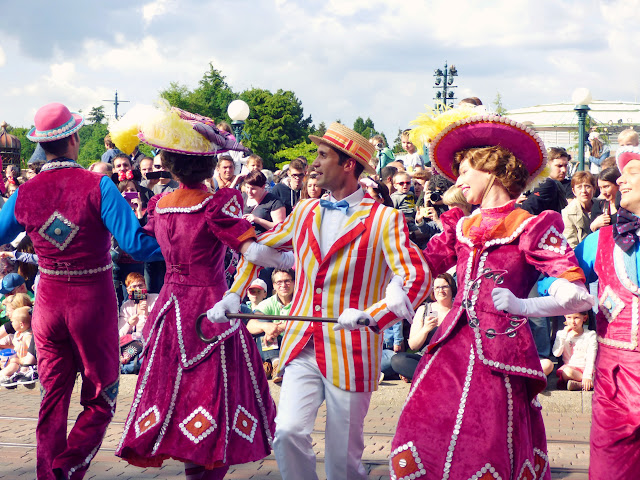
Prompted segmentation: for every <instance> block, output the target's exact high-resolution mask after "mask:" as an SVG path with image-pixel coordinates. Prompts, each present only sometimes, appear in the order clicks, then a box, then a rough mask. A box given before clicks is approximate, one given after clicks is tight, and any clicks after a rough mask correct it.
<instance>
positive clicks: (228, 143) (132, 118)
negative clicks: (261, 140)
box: [109, 100, 249, 155]
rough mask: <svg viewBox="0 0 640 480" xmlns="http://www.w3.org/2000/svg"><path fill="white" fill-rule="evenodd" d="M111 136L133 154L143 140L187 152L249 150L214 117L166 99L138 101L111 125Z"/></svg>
mask: <svg viewBox="0 0 640 480" xmlns="http://www.w3.org/2000/svg"><path fill="white" fill-rule="evenodd" d="M109 134H110V135H111V140H113V143H115V145H116V147H118V148H119V149H120V150H121V151H123V152H124V153H126V154H127V155H131V154H132V153H133V151H134V150H135V148H136V147H137V146H138V144H139V143H140V142H141V141H142V142H144V143H146V144H147V145H151V146H152V147H155V148H159V149H161V150H167V151H169V152H176V153H182V154H185V155H216V154H218V153H224V152H228V151H229V150H238V151H243V152H249V150H248V149H247V148H245V147H243V146H242V145H241V144H240V143H238V142H236V140H235V138H234V137H233V135H231V134H229V133H227V132H223V131H221V130H218V128H216V126H215V122H214V121H213V119H211V118H209V117H204V116H202V115H197V114H194V113H191V112H187V111H185V110H181V109H179V108H176V107H171V106H170V105H169V103H168V102H166V101H165V100H159V101H158V102H156V104H155V105H154V106H150V105H136V106H135V107H133V108H132V109H131V110H129V111H128V112H127V114H126V115H125V116H123V117H122V118H121V119H120V120H118V121H117V122H115V123H113V124H111V125H110V126H109Z"/></svg>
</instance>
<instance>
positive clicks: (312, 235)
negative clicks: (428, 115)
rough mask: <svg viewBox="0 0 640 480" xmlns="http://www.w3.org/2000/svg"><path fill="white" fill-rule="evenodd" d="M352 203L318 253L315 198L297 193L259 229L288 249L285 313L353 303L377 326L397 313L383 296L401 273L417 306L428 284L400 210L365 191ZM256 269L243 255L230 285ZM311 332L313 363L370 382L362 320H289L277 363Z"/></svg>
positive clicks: (245, 282)
mask: <svg viewBox="0 0 640 480" xmlns="http://www.w3.org/2000/svg"><path fill="white" fill-rule="evenodd" d="M354 210H355V212H354V213H353V214H352V215H351V216H350V218H349V220H348V221H347V224H346V225H345V227H344V230H343V231H342V232H341V234H340V236H339V238H338V240H337V241H336V242H335V243H334V244H333V246H332V247H331V249H330V250H329V252H328V253H327V255H326V256H325V258H321V253H320V244H319V239H320V224H321V220H322V212H321V208H320V205H319V201H318V200H303V201H300V202H299V203H298V204H297V205H296V207H295V209H294V210H293V212H292V213H291V215H289V216H288V217H287V218H286V220H285V221H284V222H283V223H281V224H279V225H278V226H276V227H275V228H274V229H272V230H270V231H268V232H265V233H263V234H262V235H260V236H259V237H258V241H259V242H260V243H263V244H265V245H269V246H271V247H274V248H278V249H281V250H293V251H294V254H295V258H296V291H295V295H294V298H293V303H292V307H291V315H304V316H314V317H338V316H339V315H340V313H342V312H343V311H344V310H345V309H346V308H357V309H360V310H364V311H366V312H367V313H369V314H370V315H371V316H372V317H373V318H374V319H375V320H376V321H377V322H378V326H379V328H380V329H383V328H385V327H387V326H389V325H390V324H392V323H394V322H395V321H396V317H395V315H393V314H392V313H391V312H390V311H389V310H388V309H387V308H386V304H385V302H384V296H385V289H386V286H387V285H388V283H389V281H390V280H391V277H392V276H393V275H394V274H396V275H400V276H402V277H404V278H405V284H404V286H405V291H407V292H408V296H409V298H410V299H411V301H412V302H413V304H414V306H417V305H419V304H420V303H422V302H423V301H424V299H425V298H426V296H427V294H428V292H429V291H430V289H431V276H430V274H429V269H428V267H427V263H426V261H425V259H424V257H423V256H422V252H421V251H420V250H419V249H418V247H417V246H416V245H414V244H413V243H411V242H410V241H409V232H408V229H407V225H406V222H405V220H404V216H403V214H402V213H401V212H399V211H398V210H395V209H393V208H389V207H385V206H383V205H381V204H379V203H377V202H375V200H373V199H372V198H371V197H370V196H368V195H366V196H365V197H364V199H363V200H362V202H360V204H359V205H358V206H356V207H354ZM257 271H258V267H256V266H254V265H252V264H251V263H249V262H247V261H246V260H244V258H243V259H242V260H241V261H240V264H239V265H238V273H237V274H236V279H235V282H234V284H233V285H232V287H231V289H230V291H232V292H235V293H238V294H239V295H240V296H244V294H245V293H246V289H247V288H248V286H249V284H250V283H251V281H252V280H253V279H254V278H255V277H256V275H257ZM311 336H313V341H314V346H315V350H316V358H317V361H318V366H319V367H320V371H321V372H322V374H323V375H324V376H325V377H326V378H327V379H329V380H330V381H331V382H332V383H333V384H334V385H336V386H337V387H339V388H341V389H343V390H348V391H356V392H370V391H373V390H375V389H376V388H377V386H378V376H379V373H380V356H381V348H382V337H381V335H379V334H377V333H374V332H373V331H372V330H371V329H368V328H363V329H358V330H355V331H351V332H349V331H344V330H342V331H338V332H335V331H334V330H333V325H332V324H323V323H316V322H313V323H312V322H293V321H290V322H288V323H287V327H286V330H285V334H284V338H283V341H282V346H281V349H280V365H286V364H287V363H289V362H290V361H291V360H292V359H293V358H295V357H296V356H297V355H298V354H299V353H300V351H301V350H302V348H303V347H304V346H305V344H306V343H307V341H308V340H309V338H310V337H311Z"/></svg>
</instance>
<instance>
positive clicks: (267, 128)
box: [240, 88, 311, 164]
mask: <svg viewBox="0 0 640 480" xmlns="http://www.w3.org/2000/svg"><path fill="white" fill-rule="evenodd" d="M240 98H241V99H242V100H244V101H245V102H247V104H248V105H249V108H250V109H251V113H250V115H249V118H248V119H247V121H246V124H245V131H246V132H247V133H248V134H249V139H248V140H245V141H243V143H244V144H245V145H247V146H248V147H249V148H251V149H252V150H253V151H254V152H256V153H257V154H258V155H260V156H261V157H262V158H263V159H264V160H265V162H266V163H267V164H272V163H273V156H274V155H275V154H276V153H277V152H279V151H280V150H282V149H285V148H288V147H293V146H294V145H296V144H298V143H300V142H303V141H306V140H307V136H308V134H309V126H310V125H311V117H310V116H309V117H306V118H305V116H304V111H303V109H302V103H301V102H300V100H299V99H298V98H297V97H296V96H295V94H294V93H293V92H291V91H283V90H278V91H277V92H276V93H271V92H270V91H269V90H264V89H260V88H252V89H250V90H246V91H244V92H242V93H241V94H240Z"/></svg>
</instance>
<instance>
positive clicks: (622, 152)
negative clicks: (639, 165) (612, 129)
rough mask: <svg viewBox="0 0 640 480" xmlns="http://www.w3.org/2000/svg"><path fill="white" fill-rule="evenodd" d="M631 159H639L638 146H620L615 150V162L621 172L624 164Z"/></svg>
mask: <svg viewBox="0 0 640 480" xmlns="http://www.w3.org/2000/svg"><path fill="white" fill-rule="evenodd" d="M631 160H640V147H633V146H627V147H620V148H619V149H618V151H617V152H616V164H617V165H618V170H620V172H621V173H622V170H623V169H624V167H625V165H626V164H627V163H629V162H630V161H631Z"/></svg>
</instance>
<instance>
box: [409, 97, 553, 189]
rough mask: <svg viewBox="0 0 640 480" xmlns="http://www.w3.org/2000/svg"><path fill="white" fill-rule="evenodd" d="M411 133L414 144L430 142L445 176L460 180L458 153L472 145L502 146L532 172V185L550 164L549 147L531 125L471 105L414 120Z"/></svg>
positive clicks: (431, 153)
mask: <svg viewBox="0 0 640 480" xmlns="http://www.w3.org/2000/svg"><path fill="white" fill-rule="evenodd" d="M412 125H415V127H414V128H413V129H412V130H411V132H410V133H409V136H410V139H411V141H412V142H413V144H414V145H423V144H426V143H429V157H430V158H431V164H432V165H433V166H434V167H435V168H436V170H438V172H440V173H441V174H442V175H444V176H445V177H447V178H448V179H450V180H452V181H454V182H455V181H456V175H455V174H454V173H453V168H452V167H453V160H454V157H455V154H456V153H457V152H459V151H461V150H466V149H468V148H482V147H494V146H501V147H503V148H505V149H507V150H509V151H510V152H511V153H513V155H514V156H515V157H516V158H517V159H518V160H520V161H521V162H522V164H523V165H524V167H525V168H526V169H527V171H528V172H529V179H528V180H527V187H526V188H530V187H531V186H532V185H533V184H534V182H535V181H536V178H537V177H538V176H539V175H540V174H541V173H542V171H543V170H544V168H545V166H546V164H547V150H546V148H545V146H544V142H543V141H542V139H541V138H540V137H539V136H538V134H537V133H536V132H535V131H534V130H533V129H531V128H529V127H528V126H526V125H524V124H522V123H519V122H516V121H515V120H512V119H510V118H507V117H503V116H500V115H495V114H490V113H482V114H479V112H478V110H477V109H475V108H469V107H464V106H461V107H456V108H452V109H448V110H445V111H444V112H441V113H440V112H437V111H435V110H432V112H430V113H427V114H424V115H422V116H420V117H418V118H417V119H416V120H414V121H413V122H412Z"/></svg>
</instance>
